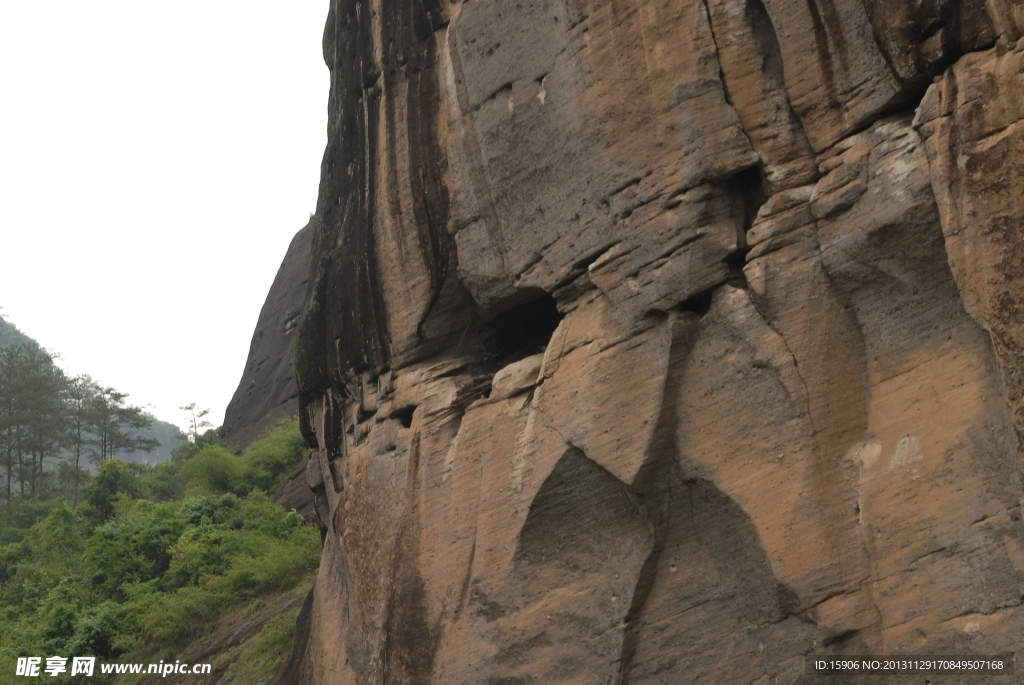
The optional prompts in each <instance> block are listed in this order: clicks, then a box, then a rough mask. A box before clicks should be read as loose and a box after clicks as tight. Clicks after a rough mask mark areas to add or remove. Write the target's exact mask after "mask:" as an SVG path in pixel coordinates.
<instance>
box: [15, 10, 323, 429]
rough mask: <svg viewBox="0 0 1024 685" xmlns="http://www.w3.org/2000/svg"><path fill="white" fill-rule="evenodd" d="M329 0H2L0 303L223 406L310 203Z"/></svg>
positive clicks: (104, 365)
mask: <svg viewBox="0 0 1024 685" xmlns="http://www.w3.org/2000/svg"><path fill="white" fill-rule="evenodd" d="M327 9H328V2H327V0H279V1H278V2H267V1H259V0H250V1H248V2H241V1H240V0H178V1H177V2H170V3H167V2H140V1H139V0H95V1H94V2H82V1H81V0H74V1H71V0H47V2H37V1H35V0H22V1H18V0H5V1H4V2H0V307H3V309H2V310H0V312H2V313H3V314H5V315H6V316H7V318H8V320H9V321H10V322H11V323H13V324H14V325H16V326H17V327H18V328H20V329H21V330H22V331H23V332H24V333H26V334H27V335H30V336H32V337H33V338H35V339H36V340H38V341H39V342H40V344H42V345H43V346H44V347H47V348H50V349H52V350H55V351H57V352H59V353H60V354H61V356H62V359H63V361H62V362H61V366H63V367H64V368H65V370H68V371H70V372H71V373H88V374H90V375H91V376H93V377H94V378H95V379H96V380H97V381H98V382H100V383H101V384H103V385H109V386H113V387H115V388H117V389H118V390H120V391H122V392H127V393H129V396H130V397H129V401H130V402H131V403H133V404H138V405H152V406H151V407H150V411H152V412H153V413H154V414H155V415H156V416H158V417H159V418H161V419H164V420H166V421H171V422H172V423H177V424H183V421H182V420H181V416H180V414H181V412H179V411H178V407H179V406H180V405H183V404H186V403H188V402H197V403H198V404H199V405H200V406H201V407H209V408H210V410H211V412H210V418H211V419H212V420H213V421H214V422H216V423H218V424H219V423H220V422H221V421H222V420H223V416H224V409H225V408H226V406H227V403H228V401H229V400H230V399H231V395H232V393H233V392H234V389H235V386H236V384H237V383H238V380H239V378H240V377H241V374H242V369H243V367H244V366H245V359H246V355H247V353H248V350H249V341H250V339H251V336H252V333H253V329H254V328H255V326H256V319H257V317H258V316H259V311H260V307H261V306H262V305H263V301H264V299H265V297H266V295H267V291H268V289H269V288H270V284H271V282H272V281H273V279H274V275H275V274H276V273H277V268H278V266H279V265H280V263H281V260H282V259H283V258H284V254H285V250H286V249H287V247H288V243H289V241H290V240H291V238H292V236H293V235H294V234H295V232H296V231H298V230H299V229H300V228H302V226H303V225H304V224H305V223H306V221H307V219H308V217H309V213H310V212H312V211H314V210H315V209H316V196H317V185H318V180H319V175H320V159H321V156H322V155H323V150H324V145H325V144H326V126H327V94H328V87H329V75H328V71H327V68H326V67H325V66H324V62H323V57H322V56H321V52H320V51H321V37H322V34H323V26H324V22H325V20H326V18H327Z"/></svg>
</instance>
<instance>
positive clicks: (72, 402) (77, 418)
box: [65, 375, 96, 507]
mask: <svg viewBox="0 0 1024 685" xmlns="http://www.w3.org/2000/svg"><path fill="white" fill-rule="evenodd" d="M95 386H96V384H95V383H94V382H93V380H92V378H90V377H89V376H86V375H81V376H75V377H74V378H72V379H71V380H70V381H68V385H67V389H66V392H65V397H66V402H67V415H68V421H67V424H66V426H67V437H66V440H65V444H66V446H67V448H68V450H70V452H71V457H72V458H73V459H74V471H73V476H74V495H73V497H72V501H73V502H74V506H76V507H77V506H78V488H79V486H80V485H81V476H82V457H83V456H85V454H86V451H87V450H88V447H89V445H90V443H91V442H92V441H91V437H90V433H89V420H90V414H89V402H90V401H91V400H92V396H93V388H95Z"/></svg>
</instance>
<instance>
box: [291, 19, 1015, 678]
mask: <svg viewBox="0 0 1024 685" xmlns="http://www.w3.org/2000/svg"><path fill="white" fill-rule="evenodd" d="M1022 28H1024V13H1022V11H1021V8H1020V5H1019V4H1018V3H1015V2H1013V1H1012V0H991V1H989V2H986V3H980V2H971V1H970V0H963V1H962V2H949V3H910V2H875V1H873V0H863V1H862V0H809V1H808V2H807V3H792V2H784V1H783V0H766V1H765V2H763V3H762V2H760V0H706V1H703V2H699V1H696V0H668V1H667V2H658V3H654V2H647V1H646V0H635V1H633V2H623V1H621V0H613V1H612V2H607V3H594V2H590V1H589V0H534V1H532V2H522V3H507V2H501V1H499V0H475V1H474V2H466V3H447V2H441V1H440V0H426V1H425V2H415V3H413V2H406V0H395V2H389V3H382V2H377V1H373V0H370V1H363V0H332V2H331V10H330V15H329V17H328V22H327V28H326V31H325V35H324V53H325V57H326V60H327V64H328V66H329V67H330V69H331V99H330V105H329V112H330V119H329V137H328V146H327V150H326V153H325V156H324V161H323V167H322V177H321V186H320V198H319V203H318V207H317V213H316V218H315V220H314V222H313V229H314V234H313V249H312V266H311V270H310V277H309V283H308V289H307V293H306V301H305V304H304V306H303V312H302V316H301V319H300V323H299V339H298V343H297V346H296V357H295V358H296V372H297V375H298V381H299V388H300V405H301V418H302V423H303V430H304V432H305V435H306V437H307V440H308V441H309V443H310V446H311V447H312V448H313V450H314V452H313V455H312V457H311V461H310V467H309V468H308V469H307V476H308V483H309V486H310V487H311V488H312V489H313V491H314V493H315V494H316V508H317V516H318V518H319V520H320V522H321V525H322V527H323V533H324V554H323V561H322V564H321V568H320V574H319V577H318V579H317V583H316V587H315V590H314V594H313V599H312V602H311V604H310V606H309V612H308V628H309V630H308V635H306V636H305V637H306V639H305V641H304V642H303V643H302V644H300V645H298V647H297V651H296V655H297V656H296V658H295V659H293V662H292V665H291V666H290V668H291V669H292V671H291V672H290V675H289V677H292V678H293V679H294V680H295V681H296V682H299V681H301V682H315V683H320V684H321V685H323V684H326V683H332V684H334V683H340V684H344V683H360V684H377V683H381V684H383V683H422V684H427V683H465V684H467V685H469V684H473V685H478V684H480V683H488V684H489V685H499V684H502V685H512V684H517V685H518V684H526V683H545V684H548V683H587V684H589V683H595V684H596V683H609V682H612V683H619V684H627V683H628V684H631V685H633V684H639V683H651V684H654V683H665V684H668V683H671V684H673V685H676V684H678V683H691V682H692V683H711V682H714V683H792V682H803V681H804V680H806V679H807V678H809V676H805V675H804V657H805V656H806V655H818V654H839V655H841V654H926V653H933V654H1000V653H1008V652H1012V651H1017V650H1019V648H1020V647H1021V646H1022V641H1021V637H1020V636H1021V635H1022V634H1024V633H1022V631H1021V629H1022V627H1024V625H1022V624H1024V609H1022V608H1021V606H1020V605H1021V602H1022V593H1024V528H1022V525H1021V517H1020V496H1021V482H1020V474H1021V464H1020V460H1021V456H1022V450H1021V436H1022V434H1024V428H1021V426H1024V417H1022V413H1024V404H1022V403H1024V399H1022V398H1024V380H1022V379H1024V367H1022V363H1021V358H1022V357H1021V345H1022V344H1024V338H1022V336H1021V330H1022V328H1021V315H1020V312H1021V306H1022V304H1021V303H1022V301H1024V300H1022V297H1024V293H1022V292H1021V285H1020V278H1021V276H1020V274H1021V273H1022V270H1021V263H1020V262H1021V255H1022V254H1024V251H1022V250H1024V248H1022V242H1021V241H1022V239H1021V232H1020V230H1019V228H1020V219H1019V217H1020V216H1021V215H1022V211H1021V210H1022V209H1024V208H1022V207H1021V203H1022V197H1024V195H1022V192H1021V190H1020V188H1021V184H1020V183H1014V179H1018V178H1019V177H1020V176H1021V174H1022V169H1024V161H1022V157H1021V154H1020V152H1021V149H1020V148H1021V140H1024V138H1021V136H1020V131H1021V130H1024V129H1020V128H1019V127H1020V121H1021V117H1022V114H1024V105H1022V102H1024V101H1022V99H1021V93H1022V92H1024V91H1022V89H1021V86H1022V70H1021V63H1022V60H1024V41H1022V40H1021V35H1022ZM936 76H939V78H938V79H937V80H935V82H934V83H932V84H931V85H929V83H930V82H931V81H932V80H933V77H936ZM922 98H923V99H922ZM869 680H870V682H872V683H876V682H877V683H884V682H893V683H895V682H906V681H900V680H899V679H898V678H888V679H887V678H886V677H885V676H866V677H859V676H850V677H849V678H848V679H847V680H845V681H842V682H861V681H864V682H867V681H869ZM833 682H841V681H840V680H838V679H837V680H834V681H833ZM971 682H976V681H975V680H972V681H971Z"/></svg>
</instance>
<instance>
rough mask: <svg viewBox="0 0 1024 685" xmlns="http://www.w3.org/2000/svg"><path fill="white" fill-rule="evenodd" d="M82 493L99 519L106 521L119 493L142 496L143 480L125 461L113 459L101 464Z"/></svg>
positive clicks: (135, 496)
mask: <svg viewBox="0 0 1024 685" xmlns="http://www.w3.org/2000/svg"><path fill="white" fill-rule="evenodd" d="M82 494H83V495H84V496H85V501H87V502H88V503H89V504H91V505H92V506H93V508H94V509H95V510H96V514H97V516H98V517H99V519H100V520H101V521H106V520H107V519H109V518H110V516H111V515H112V514H113V513H114V505H115V500H116V499H117V498H118V496H119V495H127V496H128V497H130V498H132V499H137V498H139V497H141V496H142V494H143V488H142V481H141V479H140V478H139V477H138V475H136V473H135V471H134V470H133V469H132V468H131V467H129V466H128V465H127V464H125V463H124V462H123V461H118V460H117V459H112V460H110V461H105V462H103V463H102V464H100V470H99V473H97V474H96V477H95V478H93V479H92V481H91V482H90V483H89V484H88V485H87V486H85V488H83V489H82Z"/></svg>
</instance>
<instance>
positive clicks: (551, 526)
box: [516, 447, 650, 593]
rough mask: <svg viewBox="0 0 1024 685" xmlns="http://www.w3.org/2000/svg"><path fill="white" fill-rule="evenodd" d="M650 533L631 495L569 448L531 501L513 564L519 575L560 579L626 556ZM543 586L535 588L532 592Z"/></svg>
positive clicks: (593, 463)
mask: <svg viewBox="0 0 1024 685" xmlns="http://www.w3.org/2000/svg"><path fill="white" fill-rule="evenodd" d="M649 535H650V529H649V526H648V524H647V520H646V516H645V514H644V512H643V510H642V508H641V507H640V504H639V502H638V501H637V499H636V497H635V495H633V494H632V493H631V492H630V491H629V489H628V488H627V487H626V486H625V485H623V484H622V483H621V482H620V481H619V480H618V479H617V478H615V476H613V475H612V474H610V473H609V472H608V471H606V470H605V469H603V468H602V467H601V466H599V465H598V464H597V463H596V462H594V461H593V460H591V459H590V458H588V457H587V455H585V454H584V453H583V451H582V450H579V449H577V448H575V447H570V448H569V449H568V450H567V451H566V453H565V454H564V455H563V456H562V458H561V459H559V460H558V463H557V464H556V465H555V468H554V469H553V470H552V471H551V475H549V476H548V477H547V479H546V480H545V481H544V484H543V485H542V486H541V488H540V490H539V491H538V492H537V496H536V497H534V499H533V503H532V504H531V505H530V514H529V516H527V518H526V523H525V524H524V525H523V530H522V532H521V533H520V536H519V547H518V550H517V552H516V565H517V568H519V569H520V571H521V572H523V573H526V574H529V575H533V574H534V573H536V574H537V577H538V580H540V579H541V576H543V579H544V580H547V581H548V583H550V582H551V581H557V582H558V583H565V582H566V581H567V580H568V579H569V578H570V577H572V576H573V575H577V574H585V573H588V572H592V571H595V570H597V569H599V568H600V567H602V566H603V565H605V564H607V563H609V561H610V560H612V559H614V558H615V557H621V556H624V555H627V554H629V553H630V552H631V551H632V549H630V548H631V547H642V546H643V544H644V543H645V542H648V538H649ZM554 568H557V569H558V572H557V573H556V574H555V575H550V576H549V575H548V574H547V572H546V571H547V569H554ZM542 569H543V570H542ZM549 587H550V586H549ZM543 589H544V588H542V587H540V586H538V587H534V588H531V593H534V592H542V591H543Z"/></svg>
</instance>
